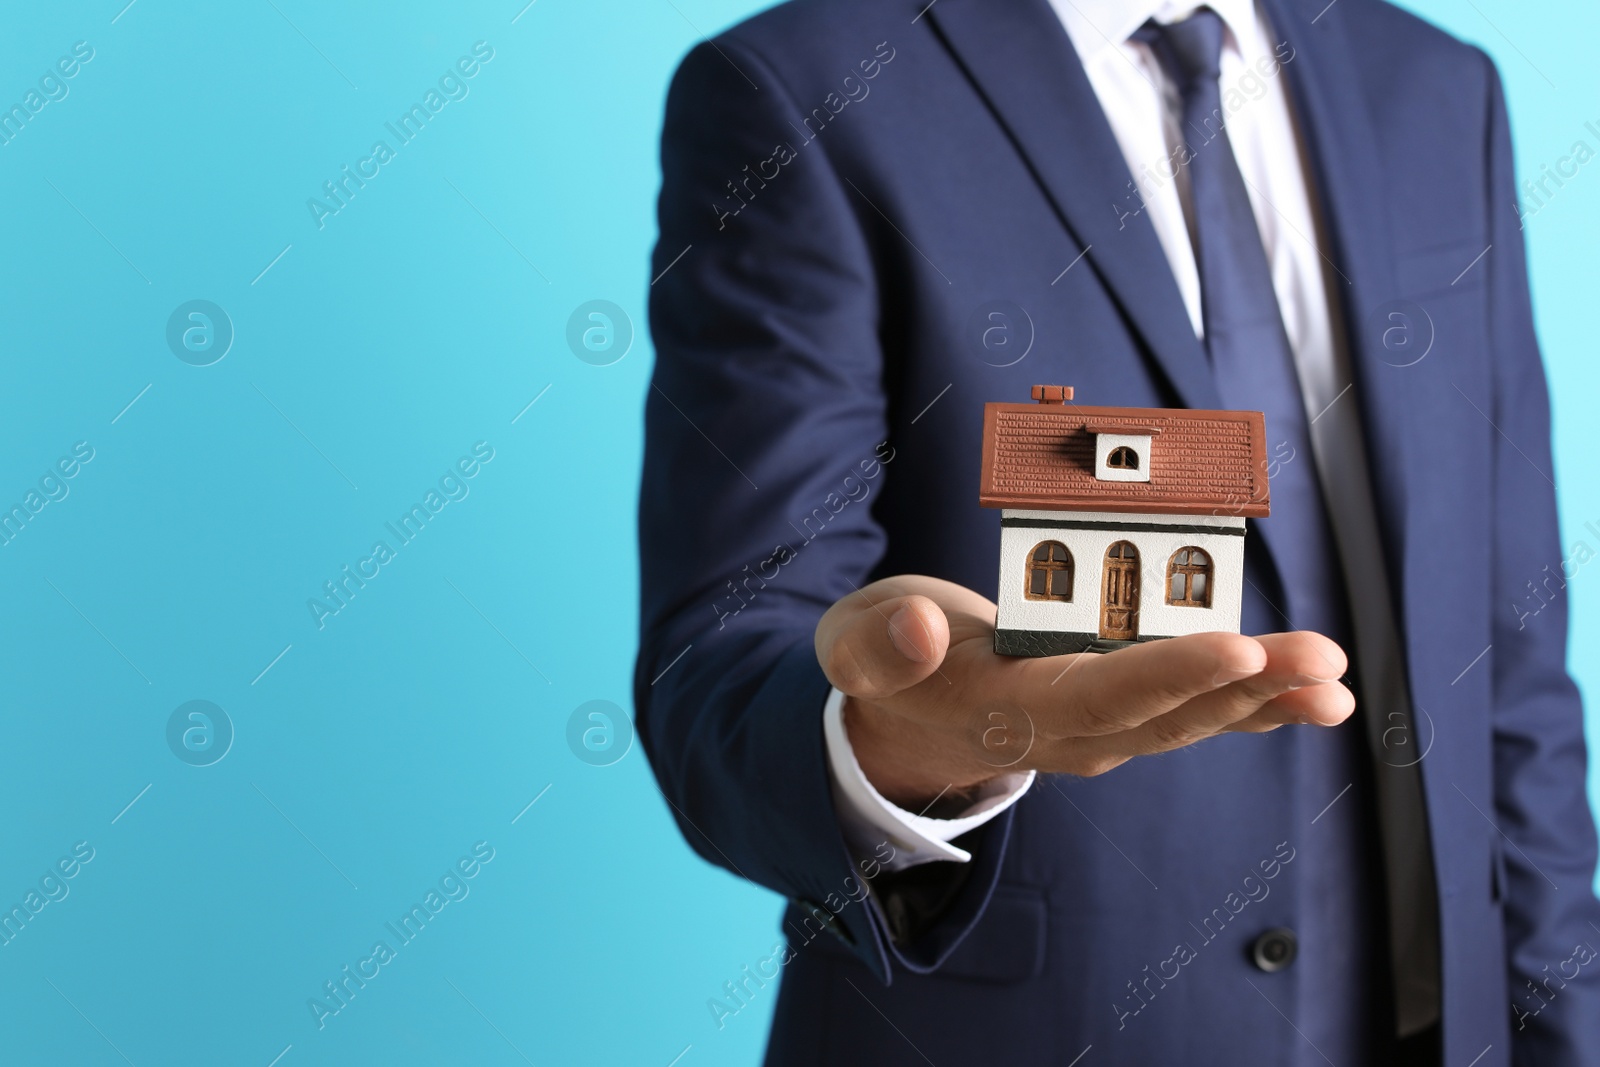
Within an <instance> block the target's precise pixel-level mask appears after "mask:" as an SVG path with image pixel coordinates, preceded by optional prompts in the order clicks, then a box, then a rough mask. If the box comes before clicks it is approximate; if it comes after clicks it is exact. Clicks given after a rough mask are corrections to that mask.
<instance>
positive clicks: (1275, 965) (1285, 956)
mask: <svg viewBox="0 0 1600 1067" xmlns="http://www.w3.org/2000/svg"><path fill="white" fill-rule="evenodd" d="M1299 949H1300V942H1299V940H1298V939H1297V938H1296V937H1295V936H1294V931H1293V930H1291V929H1289V928H1288V927H1287V926H1275V927H1273V928H1272V929H1271V930H1268V931H1267V932H1266V933H1264V934H1262V935H1261V936H1260V937H1258V938H1256V939H1255V940H1254V941H1253V942H1251V943H1250V962H1251V963H1254V964H1255V965H1256V966H1257V967H1259V968H1261V969H1262V970H1263V971H1266V972H1267V973H1268V974H1271V973H1273V972H1274V971H1281V970H1283V969H1284V968H1285V967H1287V966H1289V964H1291V963H1293V962H1294V957H1295V953H1296V952H1298V951H1299Z"/></svg>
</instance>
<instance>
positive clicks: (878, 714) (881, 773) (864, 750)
mask: <svg viewBox="0 0 1600 1067" xmlns="http://www.w3.org/2000/svg"><path fill="white" fill-rule="evenodd" d="M841 718H842V720H843V724H844V728H845V732H846V734H847V736H848V737H849V740H850V748H851V750H852V751H853V752H854V753H855V757H856V762H857V763H858V764H859V765H860V767H861V773H862V774H864V775H865V776H866V778H867V781H869V782H871V783H872V787H873V788H874V789H876V790H877V791H878V793H879V794H880V795H881V796H882V797H883V798H884V799H885V800H887V801H889V802H890V803H891V804H894V805H896V806H897V807H900V808H902V809H904V810H906V811H910V812H915V813H917V814H925V815H928V816H930V817H932V818H942V817H944V816H942V815H941V814H940V811H941V810H954V811H960V810H963V809H964V808H966V807H967V806H968V805H969V803H970V800H969V798H970V795H971V794H972V793H974V792H975V791H977V790H978V789H979V788H981V787H982V786H983V785H984V783H986V782H988V781H989V780H990V779H992V778H994V777H996V774H995V771H994V769H992V768H988V767H981V766H980V767H976V768H975V767H972V766H970V765H969V763H968V762H967V761H963V760H961V759H959V758H954V757H953V754H952V753H951V752H950V750H949V746H948V745H947V744H941V743H940V742H939V739H937V738H934V737H932V736H931V735H930V732H929V731H928V730H927V729H926V728H925V727H923V726H922V725H921V724H920V723H917V722H915V721H913V720H910V719H907V718H906V717H905V716H901V715H895V714H893V713H892V712H887V711H884V710H883V709H882V708H880V707H878V706H877V705H875V704H873V703H872V702H870V701H864V700H858V699H857V698H855V697H851V696H846V697H845V699H844V706H843V708H842V714H841Z"/></svg>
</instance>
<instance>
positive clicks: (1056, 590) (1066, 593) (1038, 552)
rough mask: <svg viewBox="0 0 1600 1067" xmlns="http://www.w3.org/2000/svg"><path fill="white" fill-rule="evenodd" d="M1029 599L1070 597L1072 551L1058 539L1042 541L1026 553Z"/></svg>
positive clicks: (1062, 598)
mask: <svg viewBox="0 0 1600 1067" xmlns="http://www.w3.org/2000/svg"><path fill="white" fill-rule="evenodd" d="M1027 597H1028V599H1029V600H1071V599H1072V553H1071V552H1068V551H1067V546H1066V545H1064V544H1062V543H1061V542H1060V541H1042V542H1040V543H1039V544H1037V545H1035V546H1034V549H1033V551H1032V552H1030V553H1029V554H1028V587H1027Z"/></svg>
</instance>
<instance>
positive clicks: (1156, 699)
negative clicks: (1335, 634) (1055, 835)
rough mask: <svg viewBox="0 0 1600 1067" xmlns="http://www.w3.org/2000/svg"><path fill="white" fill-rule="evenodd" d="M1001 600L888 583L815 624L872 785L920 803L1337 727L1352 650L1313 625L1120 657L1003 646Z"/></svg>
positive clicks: (951, 586) (909, 582) (923, 580)
mask: <svg viewBox="0 0 1600 1067" xmlns="http://www.w3.org/2000/svg"><path fill="white" fill-rule="evenodd" d="M995 610H996V609H995V605H994V604H993V603H992V602H990V601H989V600H988V599H986V598H985V597H982V596H980V595H978V594H977V593H974V592H973V591H972V590H970V589H966V588H963V587H962V586H959V585H956V584H955V583H953V582H946V581H942V580H941V579H938V578H927V577H922V576H920V575H904V576H900V577H895V578H884V579H882V580H880V581H876V582H873V583H872V584H871V585H869V586H867V587H866V588H864V589H862V590H860V591H858V592H855V593H851V594H850V595H849V596H847V597H845V598H843V599H842V600H840V601H839V602H838V603H836V604H834V605H833V607H831V608H829V609H828V612H827V614H825V615H823V617H822V619H821V621H820V622H818V623H817V631H816V649H817V660H818V662H820V663H821V664H822V669H823V672H824V673H825V674H826V675H827V676H828V680H829V681H830V682H832V683H833V684H834V686H835V687H836V688H838V689H839V690H840V691H841V692H843V693H844V694H845V696H846V700H845V705H844V719H845V725H846V728H847V729H848V731H849V734H850V744H851V747H852V748H853V749H854V750H855V754H856V759H857V760H858V761H859V762H860V764H861V769H862V771H863V772H864V773H865V774H866V776H867V778H868V780H870V781H871V782H872V784H873V785H874V786H875V787H876V788H877V789H878V791H879V792H880V793H882V794H883V795H884V796H885V797H887V798H888V799H889V800H890V801H892V802H893V803H896V804H898V805H900V806H901V807H904V808H908V809H910V810H913V811H916V810H920V809H921V806H922V805H925V804H927V803H929V802H930V801H932V800H933V799H934V798H936V797H937V796H939V795H940V794H942V793H945V792H946V791H955V792H960V791H965V790H969V789H971V788H973V787H975V786H978V785H980V784H982V783H983V782H984V781H985V780H987V779H989V778H992V777H995V776H997V775H1000V774H1005V773H1009V772H1012V771H1017V770H1038V771H1041V772H1045V773H1050V774H1075V775H1082V776H1089V775H1098V774H1104V773H1105V772H1107V771H1109V770H1111V769H1113V768H1115V767H1117V766H1119V765H1121V764H1122V763H1125V762H1127V761H1128V760H1129V759H1132V758H1133V757H1135V756H1144V755H1149V754H1151V753H1155V752H1170V751H1172V750H1173V749H1176V748H1182V747H1184V746H1185V745H1192V744H1194V743H1195V742H1197V741H1203V740H1205V739H1206V738H1208V737H1214V736H1216V735H1217V734H1219V733H1222V732H1224V731H1250V732H1258V733H1259V732H1264V731H1267V730H1275V729H1277V728H1278V727H1279V726H1283V725H1285V724H1288V723H1306V724H1314V725H1320V726H1334V725H1337V724H1338V723H1341V722H1343V721H1344V720H1345V719H1346V718H1348V717H1349V715H1350V713H1351V712H1352V711H1353V710H1355V697H1354V696H1353V695H1352V694H1351V693H1350V691H1349V689H1347V688H1346V687H1345V686H1344V685H1343V684H1342V683H1341V682H1339V680H1338V679H1339V678H1340V676H1341V675H1343V674H1344V672H1345V667H1346V661H1345V655H1344V652H1343V651H1341V650H1340V648H1339V646H1338V645H1337V644H1335V643H1334V642H1333V641H1330V640H1329V639H1328V638H1326V637H1323V636H1322V635H1320V634H1315V633H1310V632H1305V631H1302V632H1298V633H1282V634H1267V635H1265V636H1262V637H1244V636H1241V635H1239V634H1230V633H1205V634H1192V635H1189V636H1187V637H1174V638H1170V639H1167V640H1162V641H1148V642H1142V643H1140V644H1137V645H1132V646H1130V647H1128V648H1124V649H1120V650H1118V651H1116V652H1111V653H1081V654H1077V655H1069V656H1051V657H1037V658H1013V657H1010V656H998V655H996V654H995V652H994V625H995Z"/></svg>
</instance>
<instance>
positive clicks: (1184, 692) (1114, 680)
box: [1013, 633, 1267, 739]
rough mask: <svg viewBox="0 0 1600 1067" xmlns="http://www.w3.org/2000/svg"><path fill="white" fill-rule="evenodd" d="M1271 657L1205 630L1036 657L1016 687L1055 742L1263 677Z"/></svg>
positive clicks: (1118, 729) (1236, 638)
mask: <svg viewBox="0 0 1600 1067" xmlns="http://www.w3.org/2000/svg"><path fill="white" fill-rule="evenodd" d="M1266 663H1267V654H1266V651H1265V650H1264V649H1263V648H1262V646H1261V644H1260V643H1259V642H1258V641H1256V640H1255V639H1254V638H1251V637H1242V636H1240V635H1238V634H1228V633H1205V634H1191V635H1189V636H1187V637H1174V638H1171V639H1168V640H1162V641H1149V642H1145V643H1142V644H1138V645H1132V646H1130V647H1128V648H1124V649H1119V650H1118V651H1116V652H1111V653H1108V654H1105V655H1089V656H1082V657H1079V658H1077V659H1076V660H1072V661H1066V660H1065V658H1064V657H1056V658H1052V659H1044V660H1033V661H1029V662H1028V664H1026V665H1025V666H1023V667H1022V668H1021V670H1022V671H1023V672H1024V673H1025V674H1026V679H1025V682H1024V684H1022V685H1018V686H1015V687H1013V688H1014V690H1015V697H1016V699H1017V701H1018V702H1019V703H1021V704H1022V705H1023V706H1024V707H1029V708H1030V709H1037V714H1039V716H1040V719H1041V730H1042V732H1044V733H1045V734H1046V735H1048V736H1053V737H1055V738H1058V739H1060V738H1073V737H1088V736H1105V735H1111V734H1117V733H1122V732H1124V731H1127V730H1131V729H1134V728H1137V727H1139V726H1141V725H1143V724H1144V723H1146V722H1149V721H1150V720H1152V719H1154V718H1156V717H1158V716H1161V715H1165V714H1166V713H1167V712H1170V711H1172V710H1173V709H1174V708H1177V707H1181V706H1182V705H1184V704H1186V703H1188V702H1189V701H1191V700H1193V699H1194V698H1195V697H1197V696H1200V695H1202V694H1205V693H1209V692H1211V691H1213V690H1215V689H1217V688H1218V687H1220V686H1226V685H1229V684H1232V683H1236V682H1238V681H1239V680H1241V679H1245V678H1251V677H1253V676H1255V675H1257V674H1259V673H1260V672H1261V671H1262V670H1263V669H1264V668H1265V666H1266Z"/></svg>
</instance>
